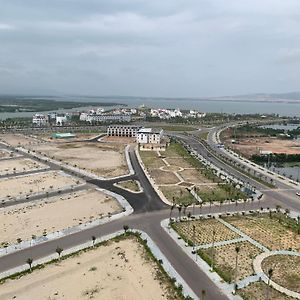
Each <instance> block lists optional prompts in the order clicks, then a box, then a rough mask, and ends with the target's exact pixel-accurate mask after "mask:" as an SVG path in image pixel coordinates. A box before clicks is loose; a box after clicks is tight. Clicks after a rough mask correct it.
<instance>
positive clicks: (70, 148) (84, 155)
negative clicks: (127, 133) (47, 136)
mask: <svg viewBox="0 0 300 300" xmlns="http://www.w3.org/2000/svg"><path fill="white" fill-rule="evenodd" d="M30 149H33V150H35V151H36V152H42V153H43V154H46V155H47V156H48V157H51V158H52V157H54V159H56V160H61V161H63V162H66V163H68V164H69V165H72V166H77V167H78V168H80V169H84V170H88V171H91V172H93V173H94V174H96V175H99V176H103V177H115V176H120V175H125V174H127V173H128V168H127V164H126V160H125V150H124V145H117V144H112V143H107V144H106V143H85V142H82V143H80V142H78V143H66V142H65V143H54V142H53V143H47V144H40V145H35V146H32V147H30Z"/></svg>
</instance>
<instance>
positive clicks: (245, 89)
mask: <svg viewBox="0 0 300 300" xmlns="http://www.w3.org/2000/svg"><path fill="white" fill-rule="evenodd" d="M299 83H300V1H299V0H105V1H104V0H103V1H102V0H0V93H35V94H38V93H46V94H52V93H62V94H89V95H133V96H169V97H184V96H192V97H197V96H199V97H200V96H216V95H232V94H245V93H254V92H288V91H299V90H300V85H299Z"/></svg>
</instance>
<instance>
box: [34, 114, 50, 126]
mask: <svg viewBox="0 0 300 300" xmlns="http://www.w3.org/2000/svg"><path fill="white" fill-rule="evenodd" d="M32 124H33V125H35V126H46V125H47V124H48V118H47V116H45V115H42V114H35V115H34V116H33V117H32Z"/></svg>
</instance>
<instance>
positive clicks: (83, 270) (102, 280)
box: [0, 238, 179, 300]
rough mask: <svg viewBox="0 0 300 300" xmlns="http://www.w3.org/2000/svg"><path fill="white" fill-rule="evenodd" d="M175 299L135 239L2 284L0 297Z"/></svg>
mask: <svg viewBox="0 0 300 300" xmlns="http://www.w3.org/2000/svg"><path fill="white" fill-rule="evenodd" d="M14 296H15V297H16V298H15V299H18V300H22V299H24V300H25V299H26V300H27V299H41V300H42V299H45V300H46V299H72V300H81V299H131V300H135V299H136V300H140V299H146V300H147V299H149V300H150V299H179V296H178V295H177V292H176V291H175V290H173V289H172V286H171V285H170V283H168V278H167V276H166V275H165V274H162V272H161V271H159V270H158V266H157V264H156V263H155V262H154V261H153V260H152V259H151V258H150V257H149V256H148V255H147V253H146V252H145V249H144V247H143V246H142V245H141V244H139V243H138V241H137V239H136V238H127V239H123V240H121V241H119V242H109V243H108V244H107V245H102V246H100V247H99V248H95V249H91V250H89V251H87V252H84V253H81V254H80V255H76V256H73V257H70V258H68V259H65V260H62V261H60V262H58V263H56V264H51V265H48V266H46V267H45V268H44V269H40V270H35V271H34V272H33V273H31V274H28V275H26V276H23V277H21V278H19V279H16V280H10V281H7V282H5V283H4V284H2V286H1V289H0V299H1V300H8V299H12V298H13V297H14Z"/></svg>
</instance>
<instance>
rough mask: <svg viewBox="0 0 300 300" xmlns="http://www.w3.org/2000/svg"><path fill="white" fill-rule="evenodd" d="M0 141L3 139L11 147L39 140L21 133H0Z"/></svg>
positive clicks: (34, 142) (35, 142)
mask: <svg viewBox="0 0 300 300" xmlns="http://www.w3.org/2000/svg"><path fill="white" fill-rule="evenodd" d="M0 141H3V142H5V143H7V144H9V145H11V146H13V147H18V146H21V145H22V146H26V145H31V144H39V143H41V141H40V140H38V139H36V138H33V137H29V136H25V135H23V134H0Z"/></svg>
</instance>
